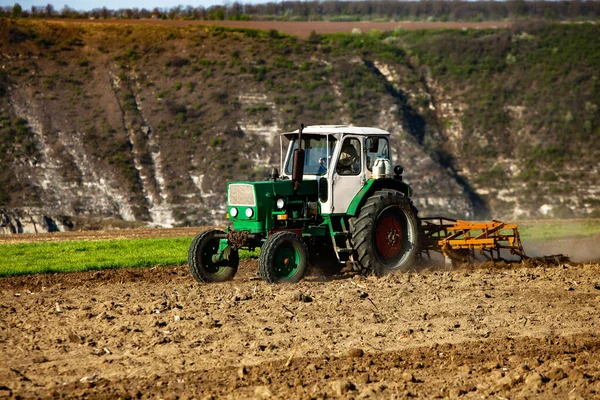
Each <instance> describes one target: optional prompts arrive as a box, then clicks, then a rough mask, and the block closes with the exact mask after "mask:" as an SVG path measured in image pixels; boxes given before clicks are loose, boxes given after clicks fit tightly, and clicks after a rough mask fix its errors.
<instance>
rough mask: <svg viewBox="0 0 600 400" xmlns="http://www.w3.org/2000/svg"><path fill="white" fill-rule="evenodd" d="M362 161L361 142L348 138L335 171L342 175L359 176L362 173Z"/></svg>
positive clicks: (345, 140)
mask: <svg viewBox="0 0 600 400" xmlns="http://www.w3.org/2000/svg"><path fill="white" fill-rule="evenodd" d="M360 159H361V157H360V141H359V140H358V139H357V138H346V139H344V144H343V145H342V151H341V152H340V158H339V160H338V163H337V166H336V169H335V170H336V172H337V173H338V174H340V175H358V174H360V171H361V160H360Z"/></svg>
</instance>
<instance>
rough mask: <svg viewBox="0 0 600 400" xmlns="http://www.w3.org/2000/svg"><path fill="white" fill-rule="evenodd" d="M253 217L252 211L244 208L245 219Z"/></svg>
mask: <svg viewBox="0 0 600 400" xmlns="http://www.w3.org/2000/svg"><path fill="white" fill-rule="evenodd" d="M253 215H254V211H252V209H251V208H246V217H248V218H252V216H253Z"/></svg>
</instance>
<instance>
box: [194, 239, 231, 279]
mask: <svg viewBox="0 0 600 400" xmlns="http://www.w3.org/2000/svg"><path fill="white" fill-rule="evenodd" d="M224 234H225V232H223V231H219V230H209V231H204V232H201V233H199V234H198V236H196V237H195V238H194V240H193V241H192V244H191V245H190V249H189V251H188V264H189V266H190V272H191V273H192V276H193V277H194V278H195V279H196V280H197V281H198V282H202V283H204V282H224V281H228V280H230V279H233V277H234V275H235V273H236V272H237V269H238V264H239V263H240V257H239V255H238V252H237V250H231V252H229V254H228V256H227V258H225V256H224V255H220V254H219V241H220V239H219V238H218V237H217V235H224Z"/></svg>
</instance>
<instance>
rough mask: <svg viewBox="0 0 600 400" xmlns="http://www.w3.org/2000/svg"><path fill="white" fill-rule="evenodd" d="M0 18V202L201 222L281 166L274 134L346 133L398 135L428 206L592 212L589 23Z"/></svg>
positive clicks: (593, 99) (595, 129) (594, 48)
mask: <svg viewBox="0 0 600 400" xmlns="http://www.w3.org/2000/svg"><path fill="white" fill-rule="evenodd" d="M0 22H1V23H0V57H1V58H2V65H1V67H2V69H1V70H0V185H1V187H2V188H3V190H2V191H0V207H8V208H11V207H32V210H38V211H40V210H41V211H40V212H44V213H49V214H53V215H66V216H69V215H89V216H104V217H113V218H114V217H117V218H122V219H125V220H141V221H148V222H154V223H156V224H162V225H173V224H184V225H185V224H199V223H210V222H212V221H214V220H219V219H222V217H223V216H222V213H221V210H222V207H223V203H224V185H225V182H226V181H228V180H232V179H253V180H254V179H262V178H263V177H264V176H266V171H267V170H268V168H270V167H271V166H273V165H277V164H278V162H279V149H278V148H279V138H278V136H277V135H276V134H277V133H279V132H281V131H286V130H291V129H296V128H297V126H298V125H299V124H300V123H304V124H307V125H308V124H331V123H347V124H354V125H373V126H379V127H381V128H383V129H387V130H389V131H390V132H391V133H392V134H393V140H394V152H395V156H396V161H398V162H399V163H402V164H403V165H404V168H405V171H406V173H405V177H406V180H407V181H409V182H410V183H411V184H412V185H413V188H414V189H415V200H416V203H417V205H418V206H419V208H420V209H421V210H422V214H431V213H443V214H449V215H456V216H461V217H470V218H473V217H479V216H480V217H487V216H489V215H490V214H491V215H493V216H494V217H498V218H500V217H509V218H519V217H543V216H549V217H557V216H558V217H567V216H598V215H600V189H599V188H600V185H599V183H600V182H599V178H598V176H599V174H598V172H599V171H598V162H597V160H598V159H599V156H600V145H599V144H598V139H600V110H599V109H598V106H599V105H600V86H599V85H600V84H599V83H598V67H597V66H598V65H600V44H599V42H598V40H597V37H599V36H600V28H599V27H597V26H595V25H588V24H584V25H552V24H535V25H519V26H514V27H513V28H511V29H505V30H503V29H499V30H493V29H491V30H431V31H403V30H396V31H394V32H378V31H371V32H364V33H355V34H336V35H323V36H322V35H317V34H314V35H311V37H310V38H308V40H301V39H298V38H295V37H290V36H287V35H283V34H281V33H279V32H277V31H275V30H271V31H256V30H248V29H225V28H222V27H217V26H214V27H206V26H189V27H181V28H179V27H167V26H141V25H140V26H134V25H111V26H101V25H87V24H85V23H66V22H44V21H34V20H8V19H5V20H2V21H0ZM36 212H37V211H36Z"/></svg>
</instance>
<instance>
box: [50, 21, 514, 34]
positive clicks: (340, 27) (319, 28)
mask: <svg viewBox="0 0 600 400" xmlns="http://www.w3.org/2000/svg"><path fill="white" fill-rule="evenodd" d="M49 21H61V22H80V23H85V24H125V25H161V26H177V27H179V26H192V25H219V26H225V27H229V28H246V29H260V30H269V29H276V30H277V31H279V32H283V33H287V34H289V35H294V36H298V37H301V38H307V37H308V36H309V35H310V33H311V32H312V31H315V32H316V33H319V34H325V33H343V32H346V33H349V32H351V31H352V30H353V29H354V28H358V29H360V30H361V31H362V32H368V31H370V30H371V29H379V30H380V31H382V32H384V31H392V30H394V29H396V28H397V27H399V26H401V27H402V28H404V29H406V30H415V29H463V28H472V29H483V28H506V27H509V26H511V25H512V23H511V22H498V21H486V22H283V21H184V20H157V19H132V20H122V19H120V20H111V19H109V20H77V19H75V20H74V19H68V20H60V19H51V20H49Z"/></svg>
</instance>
